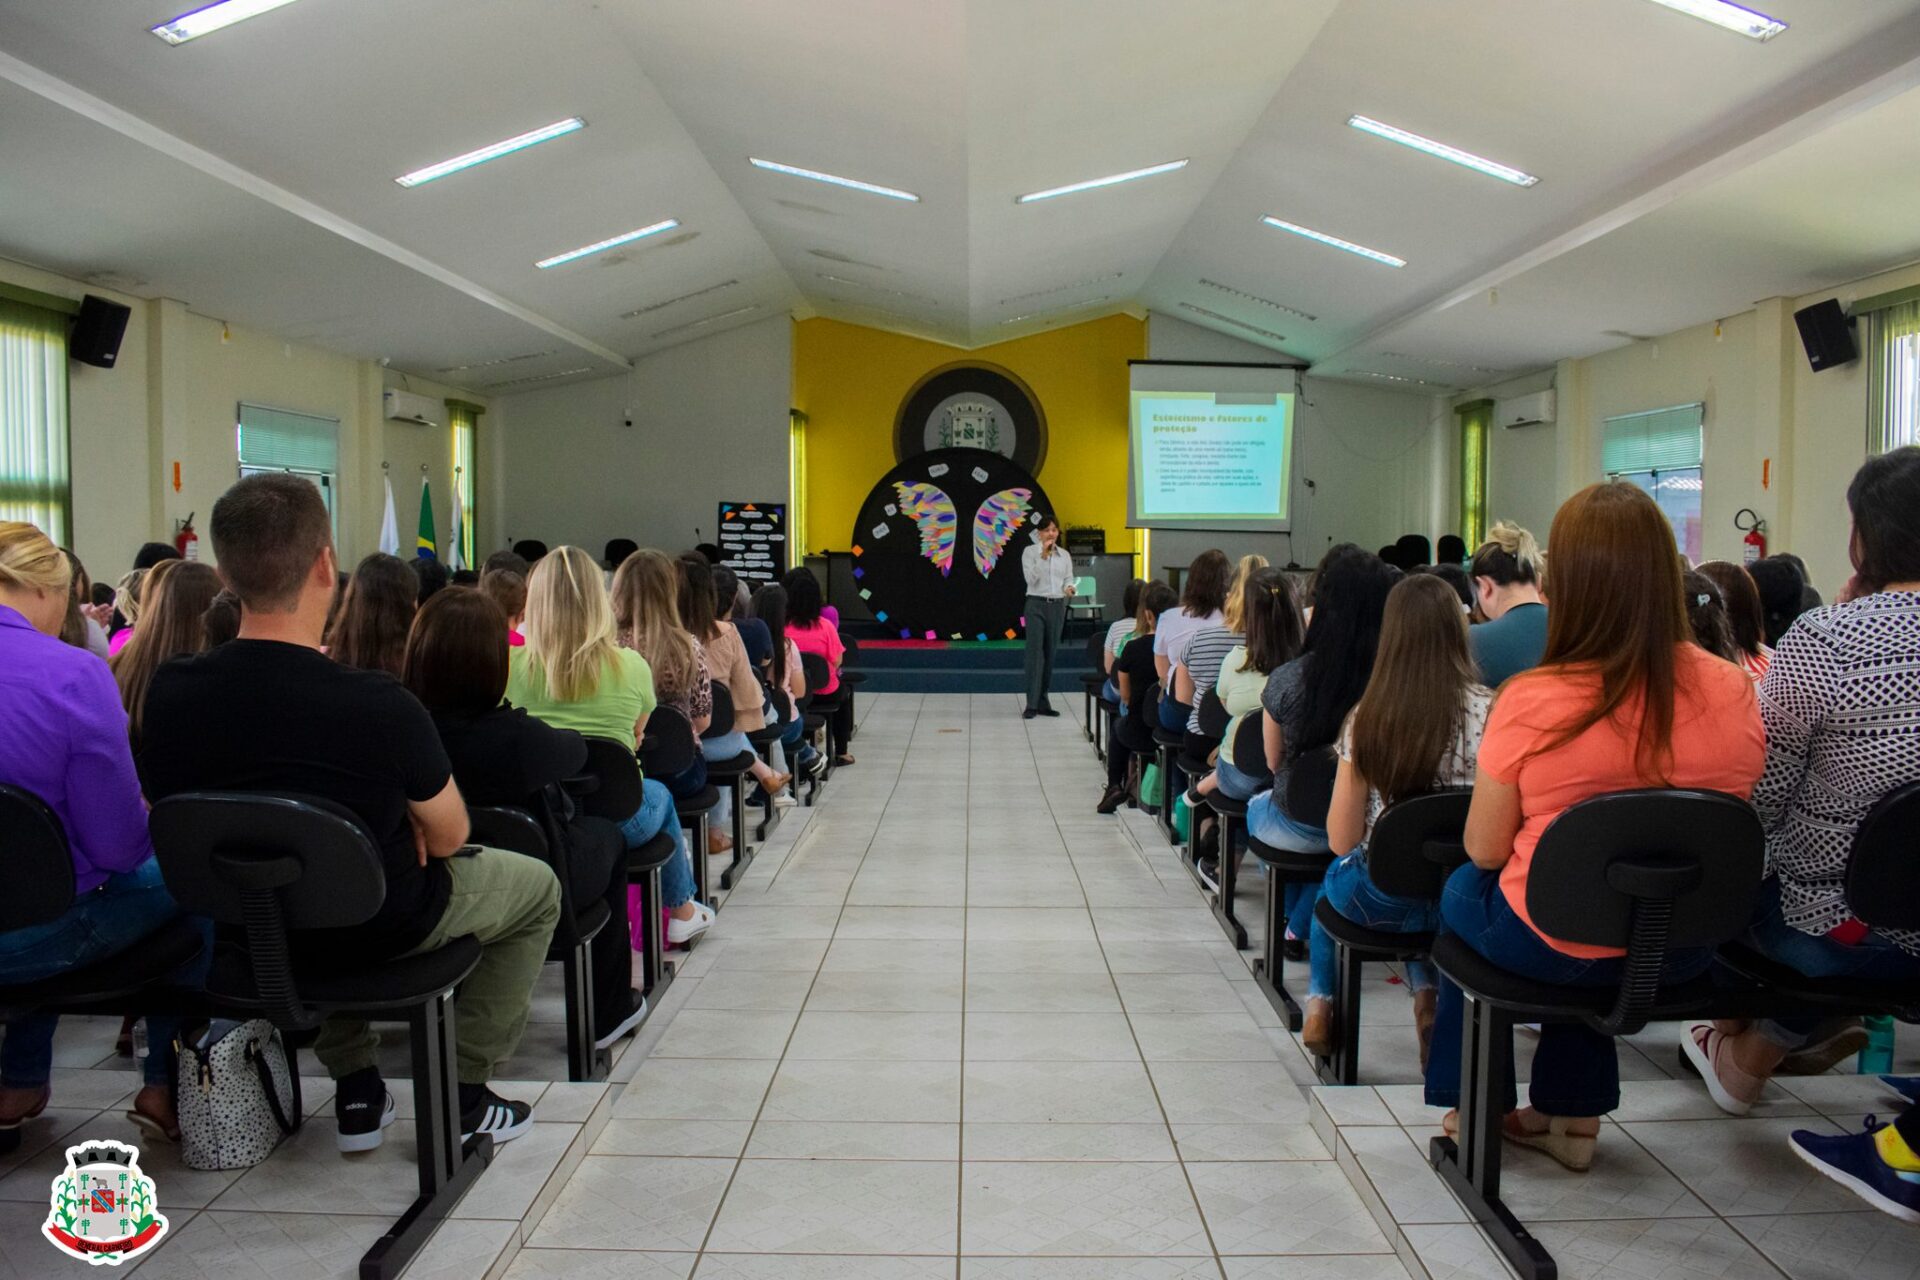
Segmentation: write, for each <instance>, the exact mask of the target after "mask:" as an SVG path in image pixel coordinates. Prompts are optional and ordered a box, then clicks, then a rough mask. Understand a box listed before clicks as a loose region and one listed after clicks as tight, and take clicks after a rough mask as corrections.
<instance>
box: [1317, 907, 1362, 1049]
mask: <svg viewBox="0 0 1920 1280" xmlns="http://www.w3.org/2000/svg"><path fill="white" fill-rule="evenodd" d="M1333 945H1334V947H1335V952H1334V957H1335V959H1334V975H1335V976H1334V988H1333V1023H1334V1041H1333V1055H1332V1056H1331V1057H1327V1058H1319V1059H1316V1060H1315V1061H1314V1064H1313V1069H1314V1072H1315V1074H1317V1075H1318V1076H1319V1077H1320V1079H1321V1080H1322V1081H1323V1082H1325V1083H1327V1084H1359V1083H1360V978H1361V968H1360V966H1361V965H1362V964H1363V963H1364V962H1365V960H1366V957H1365V956H1363V955H1361V954H1360V953H1359V952H1358V951H1355V950H1354V949H1353V948H1352V947H1349V946H1347V945H1346V944H1345V943H1342V942H1335V943H1334V944H1333Z"/></svg>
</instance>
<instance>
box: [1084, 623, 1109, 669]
mask: <svg viewBox="0 0 1920 1280" xmlns="http://www.w3.org/2000/svg"><path fill="white" fill-rule="evenodd" d="M1106 657H1107V633H1106V632H1105V631H1103V630H1101V629H1100V628H1099V627H1095V628H1094V629H1093V631H1092V633H1091V634H1089V635H1088V636H1087V665H1089V666H1091V667H1092V668H1093V669H1094V670H1095V671H1098V672H1100V673H1101V674H1102V675H1105V674H1106V671H1107V662H1106Z"/></svg>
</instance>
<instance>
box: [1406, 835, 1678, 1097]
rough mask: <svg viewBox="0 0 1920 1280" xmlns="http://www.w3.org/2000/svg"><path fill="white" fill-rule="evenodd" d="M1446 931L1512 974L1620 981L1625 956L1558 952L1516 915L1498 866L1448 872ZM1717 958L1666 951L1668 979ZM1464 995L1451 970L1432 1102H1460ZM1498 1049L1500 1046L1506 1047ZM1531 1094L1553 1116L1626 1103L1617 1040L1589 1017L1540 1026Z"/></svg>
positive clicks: (1431, 1057)
mask: <svg viewBox="0 0 1920 1280" xmlns="http://www.w3.org/2000/svg"><path fill="white" fill-rule="evenodd" d="M1440 931H1441V932H1442V933H1451V934H1457V935H1458V936H1459V938H1460V940H1461V941H1462V942H1464V943H1466V944H1467V945H1468V946H1470V947H1472V948H1473V949H1474V950H1475V951H1478V952H1479V953H1480V954H1481V955H1483V956H1485V957H1486V958H1487V959H1489V960H1491V961H1492V962H1493V963H1494V964H1497V965H1499V966H1500V967H1501V968H1502V969H1506V970H1509V971H1511V972H1513V973H1518V974H1523V975H1525V976H1526V977H1529V978H1536V979H1538V980H1540V981H1541V982H1551V983H1555V984H1557V985H1560V986H1572V987H1612V986H1617V985H1619V982H1620V978H1621V976H1622V970H1623V968H1624V963H1623V961H1622V960H1620V959H1619V958H1618V957H1613V956H1609V957H1606V958H1604V959H1599V960H1584V959H1581V958H1579V957H1577V956H1570V955H1567V954H1566V953H1565V952H1562V951H1555V950H1554V949H1553V948H1552V947H1550V946H1548V945H1547V944H1546V942H1545V940H1544V939H1542V938H1541V937H1540V935H1539V934H1537V933H1535V932H1534V931H1533V929H1532V927H1531V926H1529V925H1528V924H1527V922H1526V921H1524V920H1522V919H1521V918H1520V917H1519V916H1518V915H1515V914H1514V911H1513V908H1512V907H1511V906H1509V905H1508V904H1507V895H1506V894H1504V893H1502V892H1501V891H1500V873H1499V872H1497V871H1482V870H1481V869H1480V868H1478V867H1476V866H1474V865H1472V864H1471V863H1469V864H1467V865H1466V866H1464V867H1461V868H1459V869H1458V870H1457V871H1455V872H1454V873H1453V874H1452V875H1450V876H1448V877H1447V885H1446V888H1445V889H1444V890H1443V891H1442V893H1441V895H1440ZM1712 963H1713V951H1712V949H1711V948H1706V947H1697V948H1692V949H1689V950H1684V951H1672V952H1669V953H1668V954H1667V967H1666V971H1665V973H1664V975H1663V980H1664V981H1668V982H1673V981H1679V980H1681V979H1685V978H1692V977H1697V976H1699V975H1700V974H1702V973H1705V972H1706V971H1707V966H1708V965H1710V964H1712ZM1462 1004H1463V998H1462V996H1461V993H1460V988H1459V987H1458V986H1457V985H1455V984H1454V982H1453V981H1452V980H1451V979H1449V978H1447V977H1446V976H1445V975H1442V976H1441V979H1440V998H1439V1001H1438V1009H1437V1010H1436V1012H1435V1016H1434V1023H1433V1047H1432V1050H1431V1051H1430V1053H1429V1054H1428V1057H1427V1105H1428V1106H1430V1107H1457V1106H1459V1105H1460V1033H1461V1020H1462V1012H1463V1010H1462ZM1503 1048H1504V1051H1505V1053H1506V1055H1507V1081H1508V1085H1507V1096H1506V1098H1505V1099H1504V1100H1503V1104H1502V1105H1503V1110H1506V1111H1511V1110H1513V1108H1514V1091H1513V1085H1512V1081H1513V1043H1512V1039H1511V1037H1509V1039H1508V1042H1507V1044H1506V1045H1505V1046H1503ZM1500 1051H1501V1050H1500V1049H1496V1050H1495V1052H1500ZM1527 1093H1528V1098H1529V1100H1530V1101H1531V1102H1532V1103H1533V1105H1534V1106H1535V1107H1536V1108H1537V1109H1538V1110H1540V1111H1543V1112H1545V1113H1546V1114H1547V1115H1550V1116H1581V1117H1585V1116H1603V1115H1606V1114H1607V1113H1608V1112H1609V1111H1612V1110H1613V1109H1614V1108H1616V1107H1618V1106H1619V1105H1620V1060H1619V1058H1618V1057H1616V1056H1615V1055H1614V1050H1613V1040H1612V1038H1611V1037H1609V1036H1603V1035H1601V1034H1600V1033H1599V1032H1598V1031H1595V1030H1593V1029H1592V1028H1591V1027H1588V1026H1587V1025H1586V1024H1585V1023H1577V1022H1548V1023H1543V1024H1542V1025H1541V1027H1540V1047H1539V1048H1538V1049H1537V1050H1536V1051H1535V1052H1534V1055H1533V1081H1532V1083H1531V1085H1530V1086H1529V1088H1528V1091H1527Z"/></svg>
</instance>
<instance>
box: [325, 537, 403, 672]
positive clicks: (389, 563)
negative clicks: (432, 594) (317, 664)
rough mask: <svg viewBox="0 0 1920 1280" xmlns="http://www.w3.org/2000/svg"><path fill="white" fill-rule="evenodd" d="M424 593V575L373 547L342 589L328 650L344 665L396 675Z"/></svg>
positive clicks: (328, 638)
mask: <svg viewBox="0 0 1920 1280" xmlns="http://www.w3.org/2000/svg"><path fill="white" fill-rule="evenodd" d="M414 563H415V564H419V563H421V562H420V561H417V560H416V561H415V562H414ZM420 598H421V597H420V580H419V579H418V578H417V577H415V576H414V571H413V570H412V569H411V568H410V567H408V564H407V562H406V561H405V560H402V559H400V558H399V557H398V556H390V555H386V554H384V553H382V552H379V551H376V552H374V553H373V554H372V555H370V556H368V557H366V559H364V560H362V561H361V562H360V563H359V564H358V565H356V566H355V567H354V570H353V576H352V577H351V578H349V579H348V580H347V589H346V590H345V591H344V592H342V593H341V595H340V612H339V615H338V616H337V617H336V618H335V619H334V621H333V629H332V630H331V631H329V632H328V633H327V656H328V657H330V658H332V659H333V660H334V661H335V662H338V663H340V664H341V665H342V666H348V667H358V668H359V669H360V670H362V671H384V672H386V673H387V674H388V675H390V676H396V677H397V676H398V675H399V674H400V669H401V667H402V666H403V665H405V663H406V657H407V631H408V629H409V628H411V627H412V626H413V615H414V613H415V612H416V611H417V610H418V609H419V607H420V604H419V601H420Z"/></svg>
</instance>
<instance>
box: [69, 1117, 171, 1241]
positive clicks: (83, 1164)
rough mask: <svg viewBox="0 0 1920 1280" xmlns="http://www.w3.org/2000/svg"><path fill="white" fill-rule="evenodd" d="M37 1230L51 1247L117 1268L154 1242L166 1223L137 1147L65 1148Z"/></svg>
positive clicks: (108, 1143) (93, 1145) (91, 1145)
mask: <svg viewBox="0 0 1920 1280" xmlns="http://www.w3.org/2000/svg"><path fill="white" fill-rule="evenodd" d="M42 1230H43V1231H45V1232H46V1236H47V1239H49V1240H51V1241H52V1242H53V1244H54V1247H55V1248H58V1249H59V1250H60V1251H61V1252H63V1253H65V1254H67V1255H68V1256H70V1257H74V1258H78V1259H80V1260H81V1261H83V1262H89V1263H92V1264H93V1265H95V1266H107V1267H117V1266H119V1265H120V1264H121V1263H122V1262H125V1261H126V1260H127V1259H129V1258H134V1257H138V1256H139V1255H140V1254H142V1253H145V1252H146V1251H147V1250H148V1249H151V1248H152V1247H153V1246H154V1245H156V1244H158V1243H159V1242H160V1238H161V1237H162V1236H164V1235H165V1234H166V1233H167V1220H166V1218H165V1217H164V1216H162V1215H161V1213H160V1212H159V1209H158V1207H157V1205H156V1203H155V1200H154V1187H153V1179H152V1178H149V1177H147V1176H146V1175H145V1174H143V1173H141V1172H140V1151H139V1149H138V1148H137V1147H130V1146H128V1145H127V1144H126V1143H124V1142H114V1141H111V1140H108V1141H101V1142H83V1143H81V1144H80V1145H79V1146H77V1147H68V1148H67V1167H66V1169H65V1170H64V1171H63V1172H61V1173H60V1174H59V1175H58V1176H57V1177H55V1178H54V1180H53V1196H52V1208H51V1209H50V1210H49V1211H48V1213H47V1221H46V1224H45V1225H44V1227H43V1228H42Z"/></svg>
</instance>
